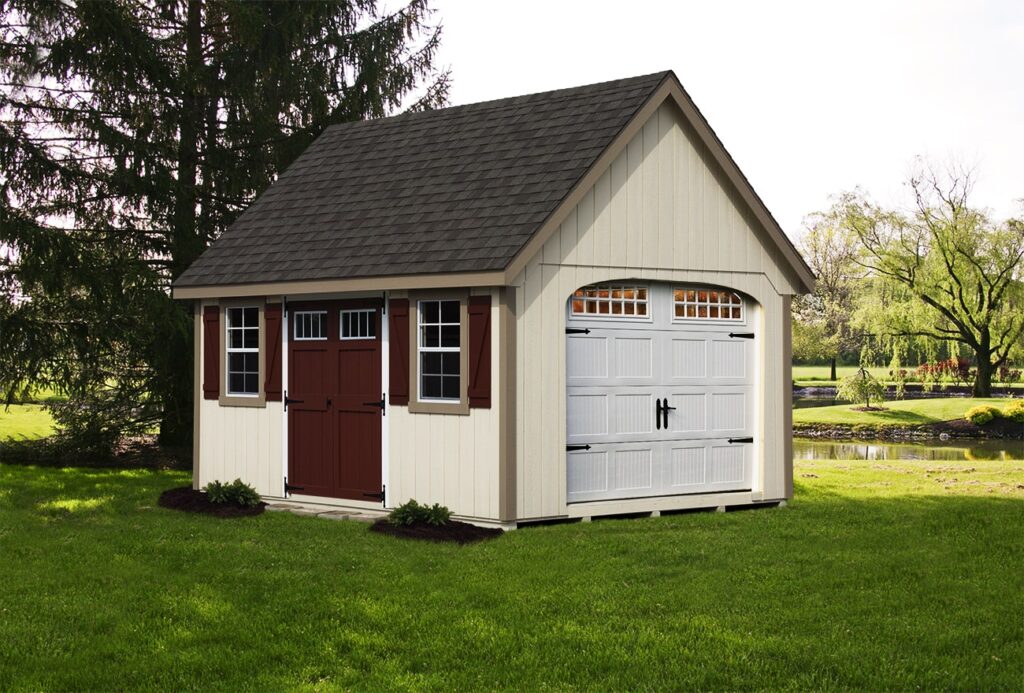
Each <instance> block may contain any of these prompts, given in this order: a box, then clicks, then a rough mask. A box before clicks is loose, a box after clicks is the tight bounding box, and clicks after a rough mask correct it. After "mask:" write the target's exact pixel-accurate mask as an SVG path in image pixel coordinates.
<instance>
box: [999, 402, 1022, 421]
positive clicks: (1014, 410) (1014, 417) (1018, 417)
mask: <svg viewBox="0 0 1024 693" xmlns="http://www.w3.org/2000/svg"><path fill="white" fill-rule="evenodd" d="M1003 416H1004V417H1005V418H1007V419H1009V420H1010V421H1013V422H1014V423H1019V424H1024V399H1015V400H1013V401H1011V402H1010V403H1009V404H1007V405H1006V406H1005V407H1003Z"/></svg>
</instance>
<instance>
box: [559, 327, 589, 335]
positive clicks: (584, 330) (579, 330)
mask: <svg viewBox="0 0 1024 693" xmlns="http://www.w3.org/2000/svg"><path fill="white" fill-rule="evenodd" d="M565 333H566V334H590V328H589V327H566V328H565Z"/></svg>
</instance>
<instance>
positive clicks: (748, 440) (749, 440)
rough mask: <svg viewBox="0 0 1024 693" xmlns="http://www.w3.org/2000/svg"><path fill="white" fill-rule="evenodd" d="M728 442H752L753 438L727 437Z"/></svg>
mask: <svg viewBox="0 0 1024 693" xmlns="http://www.w3.org/2000/svg"><path fill="white" fill-rule="evenodd" d="M729 442H730V443H753V442H754V439H753V438H729Z"/></svg>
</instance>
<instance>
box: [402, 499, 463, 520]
mask: <svg viewBox="0 0 1024 693" xmlns="http://www.w3.org/2000/svg"><path fill="white" fill-rule="evenodd" d="M451 516H452V513H451V511H450V510H449V509H448V508H446V507H444V506H443V505H439V504H437V503H434V504H433V505H421V504H420V503H417V502H416V501H415V500H413V499H411V500H409V501H407V502H405V503H402V504H401V505H400V506H398V507H397V508H395V509H394V510H392V511H391V514H389V515H388V522H390V523H391V524H393V525H416V524H428V525H436V526H440V525H446V524H448V520H449V519H451Z"/></svg>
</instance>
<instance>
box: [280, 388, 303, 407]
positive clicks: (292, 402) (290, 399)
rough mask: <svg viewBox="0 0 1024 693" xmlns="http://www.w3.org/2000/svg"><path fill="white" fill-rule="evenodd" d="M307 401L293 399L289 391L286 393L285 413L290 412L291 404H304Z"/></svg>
mask: <svg viewBox="0 0 1024 693" xmlns="http://www.w3.org/2000/svg"><path fill="white" fill-rule="evenodd" d="M305 401H306V400H304V399H292V398H291V397H289V396H288V390H285V391H284V410H285V411H288V405H289V404H302V403H303V402H305Z"/></svg>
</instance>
